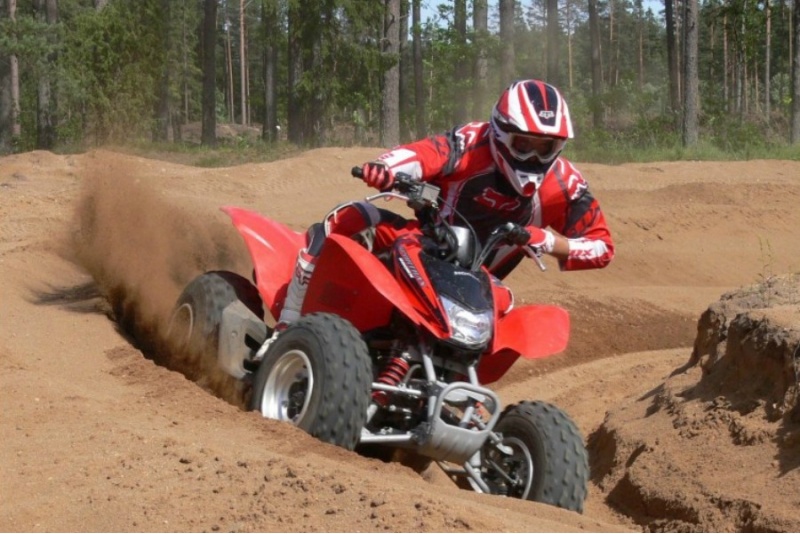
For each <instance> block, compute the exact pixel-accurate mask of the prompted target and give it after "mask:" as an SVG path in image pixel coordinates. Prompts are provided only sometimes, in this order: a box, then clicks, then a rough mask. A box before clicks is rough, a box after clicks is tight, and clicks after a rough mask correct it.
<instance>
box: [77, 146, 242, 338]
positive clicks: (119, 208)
mask: <svg viewBox="0 0 800 534" xmlns="http://www.w3.org/2000/svg"><path fill="white" fill-rule="evenodd" d="M208 219H209V217H208V215H207V214H201V213H197V212H195V213H193V212H191V211H190V210H188V209H186V208H182V207H180V206H179V205H178V204H177V203H176V202H175V201H174V200H173V201H171V200H170V199H168V198H166V197H165V196H164V195H163V194H162V193H161V192H160V191H159V190H158V189H157V187H156V183H155V182H148V181H147V180H146V179H144V178H140V177H138V176H137V175H136V173H134V172H131V171H129V170H128V169H126V168H125V166H124V165H120V164H116V165H115V164H114V163H112V164H110V165H109V162H108V161H102V162H101V161H97V162H94V163H89V164H88V168H87V170H86V174H85V178H84V180H83V183H82V190H81V193H80V195H79V199H78V202H77V203H76V208H75V211H74V214H73V220H72V225H71V228H70V235H69V237H68V246H69V248H70V250H71V254H72V256H73V258H72V259H73V261H75V262H76V263H77V264H78V265H80V266H81V267H83V268H84V269H86V270H87V271H88V273H89V274H90V275H91V276H92V277H93V278H94V280H95V282H96V283H97V285H98V288H99V290H100V292H101V294H102V295H103V296H105V298H107V299H108V301H109V303H110V305H111V308H112V310H113V315H114V317H113V318H114V319H115V320H116V321H117V322H118V323H119V325H120V328H121V329H122V330H123V331H124V332H125V333H126V334H128V335H131V336H132V337H133V338H134V339H135V341H136V343H137V345H138V346H139V348H140V349H142V350H144V351H145V352H152V351H154V350H156V348H157V347H158V345H159V343H160V342H161V341H162V340H163V337H164V333H165V329H166V326H167V324H168V319H169V316H170V313H171V311H172V308H173V306H174V304H175V302H176V299H177V298H178V296H179V295H180V292H181V291H182V289H183V287H185V285H186V284H187V283H188V282H190V281H191V280H192V279H193V278H194V277H195V276H197V275H199V274H201V273H203V272H204V271H207V270H211V269H226V268H229V269H233V268H234V267H233V266H234V265H237V264H239V265H240V264H241V263H242V257H241V255H242V253H243V247H242V248H241V249H235V248H233V247H234V246H235V245H239V244H240V242H239V240H238V239H237V236H236V235H235V231H234V230H233V229H232V226H230V227H228V226H226V225H224V221H223V220H222V219H219V220H218V219H214V220H208Z"/></svg>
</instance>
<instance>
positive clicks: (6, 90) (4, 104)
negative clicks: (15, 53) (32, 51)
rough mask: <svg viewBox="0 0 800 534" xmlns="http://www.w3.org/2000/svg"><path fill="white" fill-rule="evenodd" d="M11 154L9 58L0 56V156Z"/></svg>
mask: <svg viewBox="0 0 800 534" xmlns="http://www.w3.org/2000/svg"><path fill="white" fill-rule="evenodd" d="M8 15H9V12H8V6H6V0H0V21H2V20H3V19H5V18H6V17H8ZM10 153H11V58H10V57H8V56H6V55H0V155H6V154H10Z"/></svg>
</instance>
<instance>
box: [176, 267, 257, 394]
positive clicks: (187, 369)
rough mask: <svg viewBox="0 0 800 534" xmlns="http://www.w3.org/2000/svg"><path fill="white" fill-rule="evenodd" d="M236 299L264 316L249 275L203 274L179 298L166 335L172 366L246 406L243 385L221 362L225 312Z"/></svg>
mask: <svg viewBox="0 0 800 534" xmlns="http://www.w3.org/2000/svg"><path fill="white" fill-rule="evenodd" d="M237 300H239V301H241V302H242V303H243V304H244V305H245V306H247V307H248V308H249V309H250V310H251V311H252V312H253V313H255V314H256V315H257V316H258V317H263V309H262V304H261V298H260V297H259V295H258V290H257V289H256V288H255V286H253V284H251V283H250V282H249V281H248V280H247V279H246V278H244V277H242V276H239V275H238V274H235V273H232V272H228V271H211V272H207V273H205V274H201V275H200V276H198V277H197V278H195V279H194V280H192V281H191V282H190V283H189V284H188V285H187V286H186V288H184V290H183V292H182V293H181V295H180V296H179V297H178V300H177V302H176V303H175V307H174V308H173V311H172V315H171V316H170V320H169V324H168V326H167V334H166V337H167V342H168V343H169V347H170V349H171V352H172V354H173V356H172V358H171V361H170V364H171V365H170V366H171V367H173V368H175V369H176V370H178V371H180V372H182V373H183V374H184V375H186V377H187V378H189V379H190V380H193V381H195V382H197V383H198V384H199V385H200V386H201V387H203V388H204V389H207V390H209V391H210V392H211V393H213V394H214V395H216V396H218V397H220V398H222V399H224V400H226V401H227V402H229V403H231V404H234V405H236V406H240V407H242V408H244V407H245V406H246V405H247V403H246V401H245V399H244V398H243V395H244V393H245V392H244V391H243V384H242V383H241V381H239V380H237V379H235V378H233V377H232V376H230V375H228V374H227V373H225V372H224V371H223V370H222V369H220V368H219V365H218V351H219V332H220V324H221V322H222V312H223V310H224V309H225V308H226V307H227V306H228V305H229V304H231V303H232V302H235V301H237Z"/></svg>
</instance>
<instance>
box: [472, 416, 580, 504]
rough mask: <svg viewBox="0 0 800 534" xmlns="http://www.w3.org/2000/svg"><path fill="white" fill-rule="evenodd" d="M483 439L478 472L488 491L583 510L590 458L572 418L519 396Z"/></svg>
mask: <svg viewBox="0 0 800 534" xmlns="http://www.w3.org/2000/svg"><path fill="white" fill-rule="evenodd" d="M494 430H495V431H496V432H497V433H499V434H500V435H502V441H501V446H500V447H497V446H495V445H494V444H491V443H487V444H486V445H485V446H484V448H483V450H482V453H481V459H482V469H481V471H482V476H483V478H484V481H485V482H486V483H487V484H488V485H489V488H490V489H491V492H492V493H495V494H503V495H508V496H509V497H516V498H519V499H527V500H531V501H537V502H541V503H546V504H552V505H554V506H558V507H560V508H565V509H567V510H572V511H575V512H582V511H583V502H584V500H585V499H586V493H587V483H588V479H589V462H588V458H587V453H586V448H585V446H584V444H583V439H582V438H581V435H580V432H579V431H578V428H577V427H576V426H575V423H573V422H572V420H571V419H570V418H569V417H568V416H567V414H565V413H564V412H563V411H561V410H560V409H559V408H557V407H556V406H553V405H552V404H549V403H546V402H539V401H537V402H522V403H520V404H517V405H515V406H510V407H508V408H506V409H505V410H504V411H503V414H502V415H501V416H500V420H499V421H498V422H497V425H496V426H495V428H494Z"/></svg>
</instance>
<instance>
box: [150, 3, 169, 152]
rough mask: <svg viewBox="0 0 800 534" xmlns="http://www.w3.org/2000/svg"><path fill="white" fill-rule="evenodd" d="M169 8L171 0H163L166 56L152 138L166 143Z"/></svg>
mask: <svg viewBox="0 0 800 534" xmlns="http://www.w3.org/2000/svg"><path fill="white" fill-rule="evenodd" d="M169 10H170V0H161V14H160V15H161V32H160V33H161V35H162V36H163V41H162V45H163V47H164V49H163V51H162V57H163V58H164V59H163V61H164V65H163V66H162V68H161V79H160V80H159V81H158V85H157V86H156V98H155V105H154V109H153V119H154V120H153V132H152V138H153V142H155V143H165V142H167V140H168V139H169V116H170V111H169V109H170V106H169V73H170V68H171V65H170V64H169V60H168V59H167V58H169V48H170V42H169V34H170V31H169V30H170V28H169V20H170V16H169Z"/></svg>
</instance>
